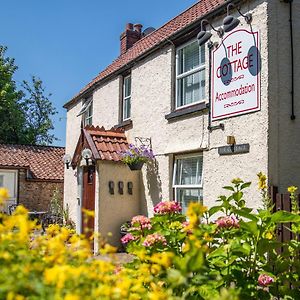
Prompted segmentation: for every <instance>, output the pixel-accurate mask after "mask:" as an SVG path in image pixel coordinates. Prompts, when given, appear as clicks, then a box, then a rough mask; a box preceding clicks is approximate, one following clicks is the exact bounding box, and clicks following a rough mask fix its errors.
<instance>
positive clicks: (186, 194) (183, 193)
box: [173, 154, 203, 213]
mask: <svg viewBox="0 0 300 300" xmlns="http://www.w3.org/2000/svg"><path fill="white" fill-rule="evenodd" d="M202 166H203V156H202V155H201V154H193V155H186V156H177V157H175V162H174V173H173V189H174V194H175V201H177V202H179V203H180V205H181V207H182V211H183V213H185V212H186V210H187V207H188V205H189V203H190V202H202V200H203V188H202V187H203V184H202V181H203V180H202V169H203V168H202Z"/></svg>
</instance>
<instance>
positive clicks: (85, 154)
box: [81, 148, 92, 166]
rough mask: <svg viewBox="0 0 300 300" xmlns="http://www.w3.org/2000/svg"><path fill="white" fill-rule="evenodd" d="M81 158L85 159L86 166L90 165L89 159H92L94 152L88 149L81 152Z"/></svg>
mask: <svg viewBox="0 0 300 300" xmlns="http://www.w3.org/2000/svg"><path fill="white" fill-rule="evenodd" d="M81 156H82V157H83V158H84V159H85V161H86V165H87V166H88V165H89V159H91V158H92V151H91V150H90V149H88V148H85V149H83V150H82V152H81Z"/></svg>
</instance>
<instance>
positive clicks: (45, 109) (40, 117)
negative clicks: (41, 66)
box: [22, 76, 57, 145]
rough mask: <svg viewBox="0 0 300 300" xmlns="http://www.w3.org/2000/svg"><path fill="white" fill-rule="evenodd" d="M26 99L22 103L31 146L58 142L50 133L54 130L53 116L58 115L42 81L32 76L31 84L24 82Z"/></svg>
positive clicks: (26, 130)
mask: <svg viewBox="0 0 300 300" xmlns="http://www.w3.org/2000/svg"><path fill="white" fill-rule="evenodd" d="M22 87H23V88H24V91H25V97H24V99H23V102H22V106H23V109H24V111H25V116H26V122H25V125H26V126H25V134H26V140H27V143H29V144H34V145H48V144H51V143H52V142H53V141H55V140H57V139H56V138H55V136H54V135H53V134H51V133H50V132H49V131H51V130H53V129H54V126H53V122H52V120H51V116H53V115H55V114H56V113H57V110H56V109H55V108H54V107H53V105H52V103H51V101H50V100H49V97H51V94H49V95H46V94H45V87H44V86H43V82H42V80H41V79H39V78H36V77H35V76H32V78H31V83H28V82H27V81H23V85H22Z"/></svg>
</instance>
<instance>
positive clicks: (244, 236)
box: [122, 174, 300, 299]
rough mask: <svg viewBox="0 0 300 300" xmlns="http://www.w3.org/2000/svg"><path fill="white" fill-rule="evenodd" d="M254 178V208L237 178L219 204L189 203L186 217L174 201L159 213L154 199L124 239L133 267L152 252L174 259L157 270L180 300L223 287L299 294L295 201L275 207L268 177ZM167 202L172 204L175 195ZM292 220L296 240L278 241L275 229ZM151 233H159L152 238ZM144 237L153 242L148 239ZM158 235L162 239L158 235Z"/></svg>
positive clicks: (246, 292)
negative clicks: (146, 218)
mask: <svg viewBox="0 0 300 300" xmlns="http://www.w3.org/2000/svg"><path fill="white" fill-rule="evenodd" d="M258 177H259V188H260V190H261V194H262V197H263V201H262V203H263V205H264V209H259V210H258V211H257V212H255V211H253V210H252V209H251V208H247V207H246V201H245V199H244V190H245V189H246V188H247V187H249V185H250V183H249V182H243V181H242V180H241V179H239V178H237V179H234V180H233V181H232V185H231V186H226V187H224V188H225V189H226V190H228V191H230V192H231V195H229V196H220V197H219V199H218V202H219V205H217V206H214V207H211V208H210V209H207V208H206V207H204V206H202V205H201V204H200V203H192V204H191V205H190V206H189V208H188V211H187V219H188V222H187V221H186V217H185V216H183V215H182V214H181V213H179V209H178V208H177V210H176V211H175V210H173V211H172V210H169V211H166V212H165V213H164V214H161V212H160V210H158V209H157V208H158V207H159V206H162V204H159V205H158V206H156V208H155V209H154V211H155V215H154V217H153V218H151V220H150V221H151V222H148V226H147V228H146V229H144V230H142V226H140V228H139V227H138V226H132V228H131V229H130V228H129V236H127V238H125V237H124V238H123V239H122V241H123V242H124V243H125V244H126V245H127V251H128V252H129V253H132V254H135V255H136V256H137V257H138V259H136V261H135V262H134V263H132V264H131V267H132V268H137V266H139V265H141V264H145V263H147V264H151V263H153V257H159V259H160V260H161V263H162V261H163V260H165V261H171V262H169V263H168V264H167V265H168V267H165V269H163V268H160V270H159V271H158V272H157V276H158V277H159V279H160V280H162V282H164V287H165V288H168V289H171V290H172V295H173V296H177V297H179V299H215V298H218V297H220V295H221V294H222V293H223V294H224V293H225V294H229V296H228V295H227V296H226V297H229V298H228V299H236V297H237V298H239V299H275V298H276V299H279V298H280V299H281V298H282V299H299V298H300V282H299V276H300V258H299V252H300V242H299V233H300V215H299V210H298V206H296V204H294V205H293V207H295V209H294V210H293V211H292V212H291V213H290V212H286V211H278V212H275V213H273V212H272V207H270V200H269V198H268V195H267V194H266V188H267V186H266V184H265V180H266V177H265V176H262V174H258ZM296 190H297V189H296V188H295V187H294V188H292V187H291V188H289V192H290V193H291V201H292V202H296V200H295V199H296V198H297V197H296V195H295V192H296ZM164 205H165V206H167V207H175V206H176V205H175V204H174V203H173V202H167V203H166V204H164ZM163 211H164V210H163ZM140 219H142V217H141V216H140ZM289 222H291V223H292V227H291V230H292V232H293V233H294V235H293V236H294V239H293V240H291V241H287V242H283V243H280V242H279V241H277V238H276V237H277V234H276V228H277V227H278V225H279V224H280V223H285V224H287V223H289ZM132 225H133V224H132ZM153 234H159V235H160V238H159V239H158V240H157V242H155V239H154V242H153ZM149 236H150V237H151V240H152V244H149V243H147V241H148V239H149ZM163 237H164V238H165V240H166V241H167V242H166V243H162V242H161V241H162V238H163ZM145 241H146V242H145ZM281 249H283V250H284V251H283V252H282V253H281V251H280V250H281ZM291 287H292V288H291ZM232 288H234V292H233V290H232ZM224 291H225V292H224ZM226 297H224V298H226ZM226 299H227V298H226Z"/></svg>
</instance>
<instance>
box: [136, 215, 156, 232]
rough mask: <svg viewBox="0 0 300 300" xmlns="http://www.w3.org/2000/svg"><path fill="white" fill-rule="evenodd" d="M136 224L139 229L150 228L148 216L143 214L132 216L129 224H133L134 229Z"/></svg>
mask: <svg viewBox="0 0 300 300" xmlns="http://www.w3.org/2000/svg"><path fill="white" fill-rule="evenodd" d="M136 225H138V226H139V227H140V229H145V228H147V229H151V228H152V226H151V221H150V219H149V218H147V217H145V216H140V215H139V216H135V217H133V218H132V220H131V226H134V229H137V228H136Z"/></svg>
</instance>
